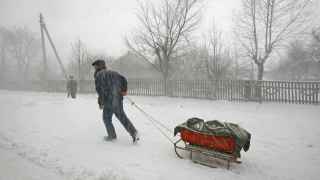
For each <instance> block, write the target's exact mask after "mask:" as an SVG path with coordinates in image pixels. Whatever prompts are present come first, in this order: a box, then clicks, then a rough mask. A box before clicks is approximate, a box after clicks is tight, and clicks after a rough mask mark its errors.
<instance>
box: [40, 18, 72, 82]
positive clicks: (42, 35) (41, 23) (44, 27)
mask: <svg viewBox="0 0 320 180" xmlns="http://www.w3.org/2000/svg"><path fill="white" fill-rule="evenodd" d="M40 27H41V37H42V52H43V54H44V56H43V57H44V63H45V70H46V71H47V70H48V67H47V58H46V50H45V41H44V33H45V35H46V36H47V38H48V40H49V43H50V45H51V47H52V49H53V52H54V54H55V56H56V58H57V60H58V63H59V65H60V68H61V71H62V73H63V75H64V77H65V78H66V79H68V75H67V72H66V70H65V68H64V66H63V64H62V61H61V59H60V56H59V54H58V51H57V49H56V47H55V45H54V43H53V41H52V38H51V36H50V34H49V32H48V29H47V27H46V24H45V23H44V20H43V16H42V14H40Z"/></svg>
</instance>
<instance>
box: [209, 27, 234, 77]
mask: <svg viewBox="0 0 320 180" xmlns="http://www.w3.org/2000/svg"><path fill="white" fill-rule="evenodd" d="M205 41H207V42H206V43H205V49H204V55H205V57H204V61H205V69H206V73H207V76H208V78H209V79H211V80H216V79H226V78H228V76H230V75H231V74H230V72H229V71H230V70H231V65H232V64H231V63H232V61H231V54H230V50H229V49H228V48H227V47H226V46H225V45H224V44H223V39H222V33H221V32H220V31H219V30H218V29H217V28H216V26H215V25H213V27H212V28H211V30H210V32H209V34H208V35H207V36H206V37H205Z"/></svg>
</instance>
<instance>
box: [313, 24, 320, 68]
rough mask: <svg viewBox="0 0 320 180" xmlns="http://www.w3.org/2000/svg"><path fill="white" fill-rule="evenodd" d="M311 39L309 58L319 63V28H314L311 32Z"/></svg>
mask: <svg viewBox="0 0 320 180" xmlns="http://www.w3.org/2000/svg"><path fill="white" fill-rule="evenodd" d="M312 37H313V42H312V48H311V58H312V59H313V60H314V61H316V62H319V63H320V27H318V28H314V30H313V31H312Z"/></svg>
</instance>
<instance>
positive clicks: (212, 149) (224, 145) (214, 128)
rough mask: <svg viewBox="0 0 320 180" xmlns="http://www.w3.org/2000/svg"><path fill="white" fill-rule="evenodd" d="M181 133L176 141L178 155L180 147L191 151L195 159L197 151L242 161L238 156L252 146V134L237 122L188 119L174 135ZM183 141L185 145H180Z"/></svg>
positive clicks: (178, 127)
mask: <svg viewBox="0 0 320 180" xmlns="http://www.w3.org/2000/svg"><path fill="white" fill-rule="evenodd" d="M177 134H180V139H179V140H178V141H177V142H175V143H174V148H175V151H176V154H177V156H178V157H180V158H182V156H181V155H180V154H179V153H178V149H180V150H185V151H189V152H190V158H191V160H193V153H194V152H197V153H200V154H203V155H205V156H208V157H212V158H217V159H221V160H225V161H227V163H228V169H229V168H230V163H231V162H235V163H240V161H238V158H240V157H241V155H240V152H241V150H242V149H243V150H244V151H248V150H249V147H250V139H251V134H250V133H249V132H248V131H246V130H245V129H243V128H241V127H240V126H238V125H237V124H234V123H228V122H220V121H217V120H213V121H207V122H205V121H204V120H202V119H199V118H191V119H188V120H187V121H186V122H185V123H183V124H181V125H178V126H177V127H176V128H175V129H174V135H175V136H176V135H177ZM181 141H183V142H184V146H179V143H180V142H181ZM194 161H195V162H197V163H200V164H203V165H207V166H211V167H213V166H212V165H211V164H208V163H204V162H200V161H196V160H194Z"/></svg>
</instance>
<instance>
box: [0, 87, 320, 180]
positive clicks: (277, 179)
mask: <svg viewBox="0 0 320 180" xmlns="http://www.w3.org/2000/svg"><path fill="white" fill-rule="evenodd" d="M131 98H132V99H134V100H135V101H136V103H137V104H138V105H140V106H141V107H143V108H144V109H145V110H146V111H147V112H149V113H151V114H152V115H153V116H154V117H156V118H157V119H158V120H161V121H162V122H163V123H164V124H166V125H167V126H169V127H171V128H172V129H173V128H174V126H175V125H177V124H179V123H182V122H183V121H185V120H186V119H188V118H190V117H200V118H204V119H207V120H212V119H219V120H226V121H231V122H235V123H239V124H240V125H241V126H242V127H244V128H246V129H247V130H248V131H249V132H251V133H252V141H251V149H250V150H249V151H248V152H247V153H244V152H243V153H242V161H243V163H242V164H239V165H238V164H234V165H232V166H231V170H226V169H225V168H215V169H212V168H208V167H205V166H201V165H198V164H194V163H192V162H191V161H190V160H181V159H178V158H177V157H176V155H175V153H174V151H173V147H172V145H171V144H170V143H169V142H168V141H167V140H166V139H165V138H164V137H163V136H161V134H160V133H159V132H158V131H156V129H155V128H154V127H153V126H152V125H151V124H150V123H149V121H148V120H147V119H146V118H145V117H144V116H143V114H141V113H140V112H139V111H138V110H137V109H135V108H134V107H133V106H131V105H130V103H128V101H125V109H126V111H127V114H128V116H129V117H130V118H131V119H132V121H133V123H134V124H135V125H136V126H137V128H138V130H139V131H140V134H141V136H142V140H141V141H140V142H139V144H137V145H133V144H132V142H131V138H130V137H129V135H128V134H127V133H126V132H125V131H124V129H123V127H122V126H121V125H120V123H119V122H118V121H117V120H116V119H115V120H114V122H115V126H116V130H117V133H118V140H117V141H115V142H104V141H103V140H102V139H103V136H104V135H105V129H104V126H103V122H102V119H101V116H102V115H101V111H100V110H99V109H98V106H97V104H96V96H95V95H80V97H79V98H78V99H76V100H71V99H66V97H65V94H48V93H32V92H9V91H0V179H1V180H31V179H32V180H33V179H47V180H57V179H71V180H82V179H83V180H84V179H88V180H91V179H97V180H107V179H110V180H113V179H115V180H118V179H120V180H122V179H123V180H127V179H128V180H129V179H135V180H140V179H146V180H167V179H168V180H170V179H185V180H186V179H192V180H193V179H194V180H214V179H216V180H220V179H221V180H232V179H237V180H269V179H270V180H295V179H296V180H301V179H304V180H316V179H318V178H319V176H320V128H319V126H320V106H309V105H288V104H287V105H285V104H273V103H266V104H261V105H260V104H257V103H235V102H225V101H207V100H194V99H182V98H166V97H131Z"/></svg>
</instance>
